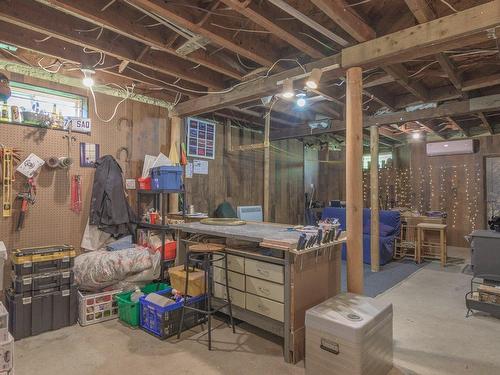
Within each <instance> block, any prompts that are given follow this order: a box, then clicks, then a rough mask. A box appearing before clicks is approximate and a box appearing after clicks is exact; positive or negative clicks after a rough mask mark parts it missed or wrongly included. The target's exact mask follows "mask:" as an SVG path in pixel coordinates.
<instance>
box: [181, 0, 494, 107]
mask: <svg viewBox="0 0 500 375" xmlns="http://www.w3.org/2000/svg"><path fill="white" fill-rule="evenodd" d="M499 25H500V0H495V1H491V2H489V3H487V4H483V5H479V6H476V7H473V8H470V9H467V10H464V11H462V12H459V13H456V14H453V15H450V16H446V17H442V18H440V19H438V20H435V21H431V22H427V23H425V24H421V25H418V26H413V27H410V28H408V29H404V30H401V31H397V32H395V33H392V34H389V35H385V36H383V37H380V38H376V39H373V40H370V41H368V42H364V43H360V44H357V45H354V46H352V47H347V48H344V49H343V50H342V52H341V53H339V54H337V55H334V56H329V57H325V58H323V59H320V60H317V61H315V62H313V63H309V64H305V69H306V71H311V70H312V69H313V68H320V69H325V70H329V73H330V74H331V73H335V72H338V73H339V75H341V74H342V72H343V71H345V69H346V68H349V67H353V66H361V67H363V68H365V69H371V68H376V67H380V66H386V65H387V64H388V63H390V62H391V61H394V60H396V61H400V59H406V60H408V59H416V58H419V57H423V56H427V55H429V51H432V52H431V53H432V54H433V53H438V52H442V51H444V50H447V49H449V48H454V47H453V46H457V45H460V46H461V47H464V46H468V45H470V44H471V43H472V44H476V43H479V42H481V41H486V40H488V33H487V32H486V30H488V29H491V28H494V27H497V26H499ZM471 36H472V37H471ZM302 74H303V70H302V69H301V68H300V67H297V68H293V69H289V70H287V71H283V72H281V73H278V74H274V75H272V76H269V77H266V78H261V79H259V80H255V81H252V82H248V83H246V84H243V85H240V86H238V87H237V88H235V89H233V90H232V91H230V92H226V93H224V94H211V95H206V96H203V97H200V98H197V99H194V100H190V101H188V102H184V103H180V104H178V105H177V106H176V108H175V110H176V111H177V114H178V115H180V116H184V115H193V114H201V113H207V112H211V111H213V110H214V109H219V108H223V107H225V106H226V105H233V104H239V103H242V102H245V101H249V100H251V99H253V98H256V97H262V96H264V95H266V94H269V93H271V94H274V93H276V92H277V91H279V87H278V84H277V83H278V82H280V81H283V80H284V79H286V78H291V77H296V76H300V75H302Z"/></svg>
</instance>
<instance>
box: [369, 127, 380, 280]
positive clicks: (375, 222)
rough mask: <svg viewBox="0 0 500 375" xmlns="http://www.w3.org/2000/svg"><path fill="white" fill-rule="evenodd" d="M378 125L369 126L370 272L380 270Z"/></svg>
mask: <svg viewBox="0 0 500 375" xmlns="http://www.w3.org/2000/svg"><path fill="white" fill-rule="evenodd" d="M378 137H379V136H378V126H376V125H372V126H370V154H371V163H370V207H371V228H370V232H371V236H370V256H371V268H372V272H378V271H379V270H380V253H379V238H380V232H379V216H378V215H379V213H378V206H379V204H378Z"/></svg>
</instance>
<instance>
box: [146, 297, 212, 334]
mask: <svg viewBox="0 0 500 375" xmlns="http://www.w3.org/2000/svg"><path fill="white" fill-rule="evenodd" d="M157 294H160V295H165V296H166V297H169V296H171V295H172V288H168V289H165V290H162V291H161V292H157ZM188 298H189V303H188V305H189V306H192V307H195V308H198V309H203V310H206V309H207V306H206V305H207V296H206V295H205V294H202V295H200V296H196V297H188ZM139 302H140V322H139V324H140V326H141V328H142V329H143V330H144V331H146V332H148V333H150V334H152V335H154V336H156V337H158V338H159V339H161V340H164V339H166V338H168V337H171V336H173V335H176V334H177V331H178V330H179V324H180V323H181V313H182V303H183V302H182V301H180V302H177V303H173V304H171V305H168V306H165V307H161V306H158V305H156V304H154V303H152V302H149V301H146V296H143V297H141V298H140V299H139ZM206 320H207V318H206V315H205V314H203V313H200V312H198V311H193V310H189V309H186V311H185V312H184V324H183V330H186V329H189V328H192V327H194V326H197V325H199V324H202V323H204V322H205V321H206Z"/></svg>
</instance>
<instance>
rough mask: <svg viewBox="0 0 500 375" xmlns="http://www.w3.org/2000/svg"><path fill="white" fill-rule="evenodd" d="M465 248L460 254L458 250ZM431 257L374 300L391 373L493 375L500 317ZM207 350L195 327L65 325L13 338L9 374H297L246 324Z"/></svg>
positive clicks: (225, 331) (273, 342)
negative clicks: (484, 309)
mask: <svg viewBox="0 0 500 375" xmlns="http://www.w3.org/2000/svg"><path fill="white" fill-rule="evenodd" d="M464 254H465V253H464ZM462 268H463V264H461V265H452V266H449V267H447V268H446V269H445V270H444V271H443V270H441V269H440V267H439V265H437V264H435V263H431V264H429V265H427V266H426V267H424V268H423V269H421V270H419V271H418V272H416V273H415V274H413V275H412V276H411V277H409V278H408V279H406V280H404V281H403V282H401V283H400V284H398V285H397V286H395V287H394V288H392V289H391V290H389V291H387V292H385V293H384V294H382V295H380V296H378V297H377V298H379V299H381V300H385V301H390V302H392V303H393V304H394V345H395V347H394V364H395V369H393V371H392V372H391V375H396V374H422V375H423V374H433V375H434V374H453V375H460V374H473V375H483V374H484V375H489V374H491V375H493V374H500V356H499V355H498V348H499V347H500V320H497V319H494V318H491V317H487V316H481V315H475V316H473V317H470V318H465V313H466V310H465V306H464V295H465V293H466V291H467V290H468V289H469V283H470V276H468V275H465V274H463V273H461V272H460V271H461V269H462ZM216 325H217V326H218V328H217V329H216V330H215V332H214V334H213V339H214V348H215V350H213V351H211V352H209V351H208V350H207V347H206V335H205V334H204V333H203V332H201V330H200V329H199V328H198V329H195V330H193V331H189V332H186V333H185V334H184V335H183V337H182V339H181V340H180V341H177V340H175V339H170V340H168V341H159V340H157V339H156V338H154V337H152V336H150V335H148V334H147V333H145V332H143V331H141V330H131V329H129V328H127V327H125V326H123V325H122V324H120V323H119V322H118V321H116V320H115V321H110V322H105V323H101V324H97V325H93V326H89V327H80V326H73V327H68V328H65V329H61V330H59V331H55V332H49V333H46V334H42V335H40V336H36V337H31V338H28V339H24V340H21V341H19V342H16V344H15V372H16V375H31V374H37V375H54V374H71V375H84V374H85V375H91V374H106V375H114V374H120V375H127V374H133V375H136V374H147V375H155V374H162V375H163V374H166V373H174V374H196V375H200V374H203V375H212V374H238V375H245V374H270V373H272V374H289V375H294V374H300V375H303V374H304V373H305V370H304V368H303V363H300V364H298V365H295V366H294V365H288V364H286V363H284V362H283V359H282V352H281V346H280V342H279V340H277V339H276V338H274V337H273V336H270V335H267V334H266V333H264V332H262V331H259V330H257V329H255V328H252V327H250V326H248V325H246V324H240V325H239V326H238V327H237V334H236V335H233V334H232V333H231V330H230V329H229V328H227V326H226V325H225V323H223V322H220V321H219V322H217V324H216Z"/></svg>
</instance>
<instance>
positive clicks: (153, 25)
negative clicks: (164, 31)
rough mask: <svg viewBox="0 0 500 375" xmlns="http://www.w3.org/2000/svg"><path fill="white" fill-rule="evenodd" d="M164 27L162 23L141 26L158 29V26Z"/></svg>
mask: <svg viewBox="0 0 500 375" xmlns="http://www.w3.org/2000/svg"><path fill="white" fill-rule="evenodd" d="M161 25H163V23H161V22H156V23H152V24H150V25H141V26H142V27H156V26H161Z"/></svg>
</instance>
